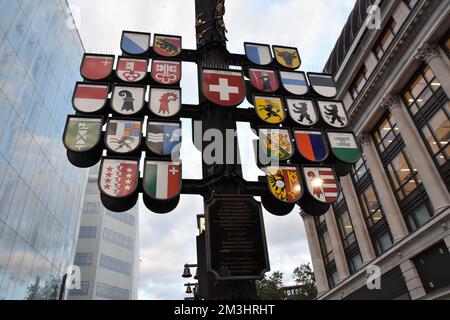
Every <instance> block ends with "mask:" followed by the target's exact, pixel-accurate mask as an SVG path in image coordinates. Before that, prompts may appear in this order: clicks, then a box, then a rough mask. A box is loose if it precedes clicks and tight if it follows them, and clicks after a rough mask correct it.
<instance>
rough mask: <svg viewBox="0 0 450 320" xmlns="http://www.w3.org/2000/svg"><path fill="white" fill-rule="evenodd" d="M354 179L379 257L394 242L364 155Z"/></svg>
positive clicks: (354, 169)
mask: <svg viewBox="0 0 450 320" xmlns="http://www.w3.org/2000/svg"><path fill="white" fill-rule="evenodd" d="M352 177H353V183H354V186H355V189H356V191H357V194H358V199H359V202H360V205H361V210H362V212H363V215H364V218H365V221H366V225H367V229H368V231H369V234H370V237H371V239H372V245H373V247H374V248H375V251H376V254H377V255H378V256H379V255H381V254H382V253H383V252H385V251H386V250H387V249H389V248H390V247H391V246H392V244H393V242H392V237H391V234H390V231H389V225H388V223H387V220H386V217H385V216H384V212H383V208H382V206H381V202H380V199H379V196H378V194H377V192H376V189H375V186H374V182H373V179H372V175H371V173H370V170H369V167H368V165H367V160H366V158H365V156H364V155H363V156H362V158H361V159H360V160H359V161H358V163H357V164H356V165H355V167H354V168H353V175H352ZM352 263H355V264H356V265H357V264H358V263H359V259H358V257H355V260H354V261H352ZM361 263H362V262H361Z"/></svg>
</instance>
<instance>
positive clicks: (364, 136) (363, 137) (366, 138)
mask: <svg viewBox="0 0 450 320" xmlns="http://www.w3.org/2000/svg"><path fill="white" fill-rule="evenodd" d="M357 140H358V143H359V144H360V145H361V146H365V145H369V144H371V143H372V137H371V136H370V134H368V133H361V134H360V135H359V136H358V138H357Z"/></svg>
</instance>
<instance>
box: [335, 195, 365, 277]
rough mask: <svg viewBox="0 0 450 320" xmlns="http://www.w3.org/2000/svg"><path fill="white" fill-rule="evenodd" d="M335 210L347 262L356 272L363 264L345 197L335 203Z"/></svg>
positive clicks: (352, 271) (352, 270) (351, 270)
mask: <svg viewBox="0 0 450 320" xmlns="http://www.w3.org/2000/svg"><path fill="white" fill-rule="evenodd" d="M341 193H342V192H341ZM333 211H334V214H335V216H336V223H337V225H338V229H339V235H340V237H341V241H342V244H343V248H344V253H345V257H346V260H347V264H348V267H349V270H350V273H351V274H354V273H355V272H357V271H359V270H360V269H361V268H362V266H363V265H362V259H361V253H360V250H359V246H358V242H357V241H356V236H355V231H354V229H353V223H352V220H351V218H350V214H349V211H348V207H347V202H346V200H345V197H344V198H343V199H342V200H341V201H339V202H338V203H337V204H335V205H333Z"/></svg>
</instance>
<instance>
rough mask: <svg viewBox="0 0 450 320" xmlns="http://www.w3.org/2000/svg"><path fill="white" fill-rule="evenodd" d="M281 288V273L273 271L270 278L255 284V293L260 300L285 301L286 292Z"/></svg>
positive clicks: (265, 277)
mask: <svg viewBox="0 0 450 320" xmlns="http://www.w3.org/2000/svg"><path fill="white" fill-rule="evenodd" d="M282 288H283V273H281V272H279V271H275V272H274V273H273V274H272V275H271V276H270V277H267V275H265V276H264V279H263V280H261V281H257V282H256V291H257V293H258V297H259V298H260V299H261V300H285V299H286V292H285V291H284V290H283V289H282Z"/></svg>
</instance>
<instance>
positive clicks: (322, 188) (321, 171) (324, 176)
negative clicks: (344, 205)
mask: <svg viewBox="0 0 450 320" xmlns="http://www.w3.org/2000/svg"><path fill="white" fill-rule="evenodd" d="M303 172H304V174H305V180H306V184H307V186H308V191H309V193H310V194H311V195H312V196H313V197H314V198H315V199H316V200H318V201H320V202H322V203H333V202H335V201H336V200H337V199H338V198H339V192H340V191H339V186H338V182H337V181H338V180H337V178H336V174H335V171H334V169H333V168H332V167H303Z"/></svg>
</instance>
